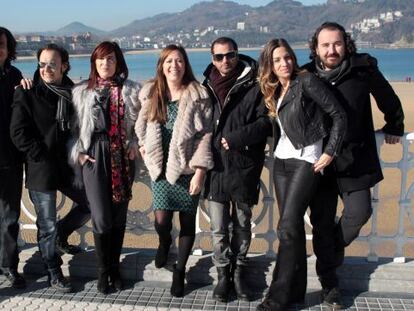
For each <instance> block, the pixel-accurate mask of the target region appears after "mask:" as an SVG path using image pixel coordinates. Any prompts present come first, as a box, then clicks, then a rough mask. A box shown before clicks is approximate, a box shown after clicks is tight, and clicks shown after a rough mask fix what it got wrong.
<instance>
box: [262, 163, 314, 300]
mask: <svg viewBox="0 0 414 311" xmlns="http://www.w3.org/2000/svg"><path fill="white" fill-rule="evenodd" d="M273 174H274V175H273V178H274V184H275V191H276V198H277V202H278V206H279V212H280V219H279V224H278V237H279V249H278V253H277V261H276V267H275V270H274V272H273V280H272V284H271V286H270V289H269V294H270V299H272V300H274V301H276V302H278V303H279V304H281V305H286V304H287V303H289V302H290V301H299V300H303V299H304V296H305V294H306V281H307V275H306V267H307V266H306V236H305V228H304V225H305V224H304V221H303V216H304V214H305V212H306V209H307V208H308V205H309V203H310V201H311V199H312V197H313V195H314V191H315V189H316V187H317V184H318V181H319V177H320V174H315V173H314V171H313V164H311V163H308V162H306V161H302V160H297V159H286V160H282V159H278V158H276V159H275V162H274V169H273Z"/></svg>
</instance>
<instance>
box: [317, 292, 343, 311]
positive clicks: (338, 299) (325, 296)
mask: <svg viewBox="0 0 414 311" xmlns="http://www.w3.org/2000/svg"><path fill="white" fill-rule="evenodd" d="M322 301H323V303H324V304H325V305H327V306H329V307H331V308H332V309H333V310H342V308H343V305H344V303H343V302H342V295H341V292H340V291H339V288H338V287H334V288H331V289H323V290H322Z"/></svg>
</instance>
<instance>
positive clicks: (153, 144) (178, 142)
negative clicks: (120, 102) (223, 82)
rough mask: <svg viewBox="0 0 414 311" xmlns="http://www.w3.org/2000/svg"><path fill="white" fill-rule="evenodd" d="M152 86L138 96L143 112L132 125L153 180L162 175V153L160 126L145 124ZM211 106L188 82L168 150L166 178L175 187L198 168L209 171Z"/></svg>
mask: <svg viewBox="0 0 414 311" xmlns="http://www.w3.org/2000/svg"><path fill="white" fill-rule="evenodd" d="M152 85H153V82H148V83H147V84H145V85H144V86H143V88H142V90H141V92H140V94H139V99H140V101H141V104H142V109H141V111H140V113H139V116H138V120H137V122H136V124H135V132H136V134H137V137H138V144H139V146H144V148H145V156H144V162H145V165H146V166H147V168H148V171H149V175H150V177H151V179H152V180H154V181H155V180H156V179H157V178H158V177H159V176H160V175H161V173H162V163H163V150H162V135H161V124H160V123H159V122H157V121H149V120H148V111H149V108H150V98H149V92H150V89H151V86H152ZM212 108H213V107H212V105H211V101H210V99H209V96H208V93H207V90H206V89H205V88H204V87H203V86H201V85H200V84H199V83H198V82H191V83H190V84H189V85H188V86H187V87H186V89H185V90H184V91H183V93H182V95H181V98H180V100H179V102H178V114H177V119H176V121H175V123H174V127H173V134H172V138H171V142H170V146H169V153H168V159H167V166H166V172H165V176H166V179H167V181H168V182H169V183H170V184H174V183H175V182H176V181H177V179H178V178H179V177H180V175H189V174H192V173H194V171H195V169H196V168H197V167H203V168H206V169H207V170H208V169H211V168H212V167H213V156H212V153H211V137H212V112H213V111H212Z"/></svg>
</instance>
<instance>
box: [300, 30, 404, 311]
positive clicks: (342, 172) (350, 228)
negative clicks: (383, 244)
mask: <svg viewBox="0 0 414 311" xmlns="http://www.w3.org/2000/svg"><path fill="white" fill-rule="evenodd" d="M310 49H311V56H310V58H311V59H312V62H310V63H308V64H307V65H305V66H304V68H305V69H307V70H308V71H310V72H313V73H314V74H316V75H317V76H319V77H320V78H321V79H322V80H324V81H326V82H327V83H328V84H330V86H331V90H332V91H333V92H334V93H335V94H336V96H337V98H338V99H339V101H340V102H341V104H342V107H343V108H344V110H345V111H346V113H347V117H348V118H347V119H348V127H347V131H346V132H345V133H344V140H343V148H342V150H341V151H340V152H339V154H338V155H337V157H336V158H335V159H334V161H333V163H332V164H331V165H330V166H328V167H327V169H326V170H325V173H324V176H323V177H322V178H321V182H320V186H319V189H318V192H317V194H316V195H315V199H314V201H313V202H312V203H311V205H310V208H311V222H312V225H313V247H314V252H315V254H316V257H317V262H316V270H317V274H318V276H319V280H320V282H321V284H322V288H323V291H322V298H323V300H324V302H325V303H326V304H328V305H330V306H331V307H333V308H335V309H340V308H341V307H342V299H341V295H340V292H339V289H338V285H339V284H338V278H337V275H336V268H337V267H339V266H340V265H341V264H342V262H343V259H344V248H345V247H346V246H348V245H349V244H351V242H352V241H353V240H354V239H356V238H357V237H358V235H359V232H360V230H361V228H362V226H363V225H364V224H365V223H366V222H367V221H368V220H369V218H370V216H371V214H372V207H371V193H370V188H371V187H373V186H374V185H375V184H376V183H378V182H379V181H381V180H382V179H383V175H382V172H381V166H380V162H379V158H378V154H377V148H376V141H375V132H374V124H373V119H372V111H371V101H370V95H372V96H373V97H374V98H375V100H376V103H377V106H378V108H379V109H380V110H381V111H382V112H383V113H384V119H385V126H384V127H383V128H382V132H383V133H384V134H385V142H386V143H388V144H396V143H398V142H400V139H401V136H402V135H403V134H404V123H403V121H404V113H403V110H402V106H401V103H400V100H399V99H398V97H397V95H396V94H395V92H394V90H393V89H392V87H391V86H390V84H389V83H388V82H387V80H385V78H384V76H383V75H382V74H381V72H380V71H379V69H378V67H377V60H376V59H375V58H373V57H371V56H370V55H368V54H359V53H357V52H356V47H355V43H354V41H353V40H352V39H351V37H350V35H349V34H347V33H346V32H345V29H344V28H343V27H342V26H341V25H339V24H337V23H332V22H326V23H324V24H322V25H321V26H320V27H319V28H318V29H317V30H316V32H315V34H314V35H313V37H312V40H311V42H310ZM338 195H339V196H340V197H341V199H342V201H343V205H344V209H343V212H342V215H341V217H340V219H339V222H338V223H335V216H336V207H337V203H338Z"/></svg>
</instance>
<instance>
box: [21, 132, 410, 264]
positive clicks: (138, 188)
mask: <svg viewBox="0 0 414 311" xmlns="http://www.w3.org/2000/svg"><path fill="white" fill-rule="evenodd" d="M376 139H377V148H378V153H379V155H380V159H381V166H382V168H383V171H384V175H385V180H383V181H382V182H381V183H379V184H378V185H376V186H375V187H374V188H372V204H373V215H372V217H371V219H370V220H369V222H368V224H367V225H366V226H365V227H364V229H363V231H362V232H361V234H360V236H359V237H358V239H357V241H360V242H362V243H364V244H365V247H364V248H363V250H362V251H360V252H361V253H359V254H358V256H363V257H366V258H367V260H368V261H378V259H379V257H382V256H384V255H383V254H384V252H383V251H382V247H381V246H382V245H386V247H385V248H386V249H387V252H386V253H385V256H386V257H391V258H393V259H394V261H395V262H405V260H406V258H407V257H414V251H413V250H412V246H413V242H414V206H413V202H412V200H413V196H414V169H413V168H414V148H413V147H414V144H413V142H414V133H409V134H408V133H407V134H405V135H404V137H403V138H402V141H401V143H400V144H399V145H398V146H384V135H383V134H382V133H381V132H377V133H376ZM386 148H393V149H392V152H389V150H388V152H387V150H386ZM390 154H392V156H391V159H389V158H390V156H389V155H390ZM272 166H273V160H272V157H271V155H270V154H269V150H268V148H267V151H266V160H265V168H264V170H263V174H262V178H261V195H260V202H259V204H258V206H257V207H255V208H254V213H253V219H252V228H253V245H252V251H257V252H260V253H265V254H266V256H269V257H271V256H274V255H275V254H276V249H277V230H276V226H277V220H278V210H277V204H276V203H275V202H276V200H275V194H274V187H273V178H272V172H273V169H272ZM389 175H390V176H391V177H389ZM135 182H136V184H135V185H134V189H135V190H134V196H137V197H139V198H138V199H137V200H133V201H131V204H130V209H129V211H128V217H127V232H128V233H129V235H132V236H134V237H136V238H137V239H135V241H137V242H136V243H134V242H132V244H133V245H136V246H135V247H143V244H142V241H141V240H142V239H140V237H142V236H144V235H145V236H147V235H153V238H154V239H155V238H156V232H155V230H154V225H153V213H152V207H151V199H150V198H146V199H145V202H147V203H145V204H143V205H142V204H140V205H142V206H141V207H140V208H136V207H134V205H135V204H136V202H137V201H142V199H141V198H143V196H142V191H144V192H145V193H146V194H147V196H150V195H151V192H150V179H149V176H148V174H147V172H146V170H145V168H144V165H143V164H142V163H140V165H138V169H137V173H136V178H135ZM143 189H144V190H143ZM397 197H398V199H396V198H397ZM67 201H69V200H66V198H65V197H64V196H61V198H60V200H59V204H58V206H57V209H58V211H60V212H59V214H63V213H62V210H64V209H65V208H64V206H65V205H68V202H67ZM134 202H135V203H134ZM140 203H142V202H140ZM21 206H22V217H21V225H20V229H21V232H22V234H21V237H23V238H24V237H25V236H27V235H26V234H25V233H27V232H31V231H32V230H36V225H35V222H36V216H35V213H34V209H33V206H32V204H31V202H30V201H29V200H28V199H27V195H26V199H25V200H22V205H21ZM66 209H67V208H66ZM338 210H339V212H338V215H339V214H340V208H339V209H338ZM61 216H62V215H61ZM305 223H306V227H307V228H306V232H307V236H306V238H307V240H308V241H309V240H311V239H312V234H311V224H310V220H309V216H308V214H306V215H305ZM196 230H197V232H196V233H197V235H196V241H195V247H194V254H195V255H200V254H202V253H203V252H204V251H211V244H209V243H210V234H211V233H210V229H209V213H208V207H207V203H206V202H204V201H200V205H199V209H198V214H197V229H196ZM90 231H91V227H90V225H86V226H84V227H82V228H80V229H79V230H78V231H77V233H78V234H79V244H80V246H81V247H84V248H87V247H88V246H89V244H88V242H91V238H90V237H89V238H88V233H90ZM33 233H34V232H33ZM177 234H178V230H177V228H176V227H175V228H174V230H173V235H175V236H177ZM89 236H90V235H89ZM25 240H27V239H21V241H20V242H21V243H22V244H24V243H25V242H26V241H25ZM156 244H157V243H156V242H155V243H154V245H156ZM144 247H148V244H147V243H145V242H144ZM410 247H411V253H410Z"/></svg>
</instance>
